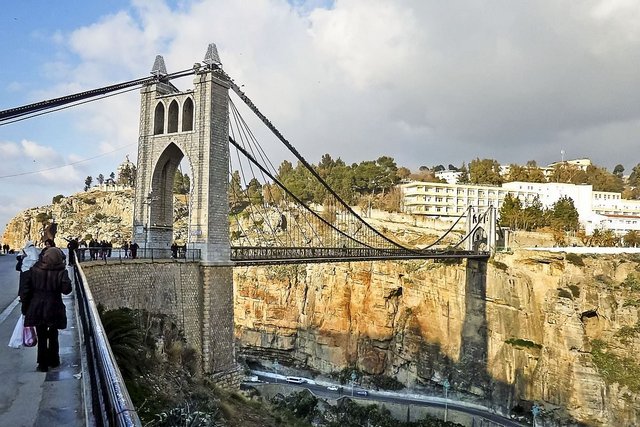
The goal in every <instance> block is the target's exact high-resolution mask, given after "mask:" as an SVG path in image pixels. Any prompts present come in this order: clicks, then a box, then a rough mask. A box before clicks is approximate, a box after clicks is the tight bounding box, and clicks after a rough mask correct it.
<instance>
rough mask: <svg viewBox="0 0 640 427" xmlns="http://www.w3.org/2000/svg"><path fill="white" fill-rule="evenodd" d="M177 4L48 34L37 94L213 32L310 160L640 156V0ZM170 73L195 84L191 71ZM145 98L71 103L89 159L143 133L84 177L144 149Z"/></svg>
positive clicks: (89, 84)
mask: <svg viewBox="0 0 640 427" xmlns="http://www.w3.org/2000/svg"><path fill="white" fill-rule="evenodd" d="M171 5H172V6H171V7H169V6H167V3H165V2H162V1H158V0H156V1H153V2H148V1H143V0H136V1H134V2H133V3H132V5H131V7H130V8H129V9H127V10H123V11H115V10H114V11H113V13H112V14H110V15H107V16H104V17H102V18H100V19H98V20H96V22H94V23H91V24H89V25H84V26H82V27H78V28H76V29H75V30H74V31H71V32H55V33H53V36H51V35H49V37H50V38H52V39H53V40H54V41H55V42H56V46H59V47H62V48H64V49H63V50H61V51H56V52H53V53H52V55H51V59H50V62H49V63H48V64H46V65H43V67H42V69H43V75H45V76H46V77H47V79H46V80H44V82H45V83H46V84H41V86H40V88H39V92H37V93H32V96H34V98H35V99H44V98H48V97H52V96H60V95H63V94H68V93H73V92H78V91H80V90H86V89H89V88H94V87H100V86H103V85H107V84H112V83H114V82H118V81H125V80H130V79H133V78H137V77H143V76H147V75H148V73H149V71H150V69H151V65H152V64H153V60H154V58H155V55H156V54H162V55H163V56H164V58H165V61H166V64H167V67H168V69H169V71H177V70H179V69H185V68H190V67H191V66H192V64H193V63H194V62H200V61H202V59H203V56H204V53H205V51H206V48H207V44H208V43H210V42H215V43H216V44H217V46H218V49H219V51H220V55H221V59H222V62H223V66H224V68H225V70H226V71H227V72H228V73H229V74H230V75H231V77H232V78H233V79H234V80H235V81H236V82H237V83H239V84H242V85H244V87H243V90H245V92H246V93H247V95H248V96H249V97H250V98H251V99H252V100H253V101H254V102H255V104H256V105H257V106H258V107H259V108H260V110H261V111H262V112H263V113H264V114H265V115H266V116H267V117H268V118H269V119H270V120H271V121H272V122H273V123H274V124H275V125H276V126H277V127H278V128H279V129H280V130H281V131H282V132H283V134H284V135H285V137H287V138H288V139H289V140H290V141H291V142H292V143H293V144H294V145H295V146H296V148H297V149H298V150H299V151H300V152H301V153H302V154H303V155H304V156H305V157H306V158H307V159H308V160H310V161H312V162H317V161H318V160H319V158H320V156H321V155H322V154H324V153H330V154H331V155H332V156H333V157H342V158H343V159H344V160H345V161H347V162H348V163H351V162H359V161H362V160H369V159H374V158H377V157H379V156H381V155H390V156H392V157H394V158H395V159H396V160H397V162H398V163H399V164H400V165H402V166H408V167H410V168H414V169H415V168H417V167H419V166H420V165H434V164H449V163H452V164H456V165H459V164H461V163H462V162H463V161H466V162H468V161H469V160H472V159H474V158H476V157H480V158H485V157H487V158H496V159H497V160H499V161H500V162H504V163H512V162H517V163H524V162H526V161H527V160H532V159H533V160H537V161H538V162H539V163H541V164H544V163H549V162H551V161H554V160H557V159H558V157H559V153H560V149H564V150H565V151H566V152H567V153H571V155H572V156H573V157H583V156H587V155H590V156H593V161H594V162H595V163H597V164H599V165H603V166H607V167H610V168H611V167H613V166H614V165H615V164H617V163H621V162H623V163H624V162H626V164H625V166H626V168H627V169H630V168H631V167H632V166H634V165H635V163H637V162H638V161H639V160H640V159H634V158H633V154H631V153H635V152H636V146H637V143H636V142H635V141H634V135H637V131H638V123H639V121H640V105H639V104H638V103H637V100H638V99H639V98H640V74H638V73H637V70H638V69H640V57H638V55H634V54H633V52H637V51H638V50H640V3H638V2H637V1H633V0H609V1H604V0H586V1H582V2H571V3H567V2H558V1H556V0H540V1H536V2H497V1H489V2H475V1H463V2H425V1H422V0H397V1H393V2H389V1H383V0H366V1H365V0H336V1H335V2H326V1H312V2H300V1H290V2H287V1H285V0H254V1H251V2H230V1H226V0H202V1H197V2H184V3H182V2H180V3H178V5H177V6H175V5H174V3H173V2H172V3H171ZM21 83H22V84H24V82H21ZM175 84H176V85H177V86H178V87H179V88H181V89H190V88H191V79H190V78H185V79H182V80H179V81H176V82H175ZM236 102H237V100H236ZM138 109H139V99H138V94H137V92H135V91H134V92H132V93H130V94H129V95H121V96H117V97H113V98H109V99H106V100H102V101H99V102H95V103H90V104H87V105H86V106H83V107H79V108H76V109H74V110H70V111H72V112H69V113H66V114H68V116H65V117H68V118H70V122H69V129H68V132H67V133H62V134H60V135H58V136H56V137H57V138H58V139H59V140H60V141H65V140H67V139H69V141H72V143H69V144H67V145H65V146H64V149H60V148H59V147H58V146H56V148H55V151H58V152H61V151H63V152H64V157H66V158H67V159H72V158H76V157H77V158H80V159H82V158H87V157H91V156H92V155H95V153H108V152H110V151H112V150H114V149H116V148H118V147H122V146H127V145H128V144H132V146H131V147H130V148H126V149H123V151H118V152H116V153H114V154H113V155H108V156H106V157H105V161H103V162H101V165H99V166H96V165H95V164H94V165H84V164H82V165H79V167H78V170H79V172H78V174H79V175H78V176H80V177H82V175H85V174H86V175H89V174H91V175H95V174H97V173H100V172H102V173H106V174H108V173H109V172H110V171H111V169H115V167H116V166H117V164H118V163H119V162H120V161H121V160H122V158H123V157H124V155H125V154H129V155H130V157H131V159H132V160H135V156H136V151H137V150H136V149H135V144H136V142H137V138H138V119H139V117H138V114H139V113H138ZM247 119H248V120H250V119H249V118H247ZM15 139H16V140H17V139H18V138H15ZM32 139H34V138H32ZM5 140H6V138H5ZM40 143H41V145H43V146H45V147H46V146H48V145H50V144H49V141H44V140H41V141H40ZM5 145H6V144H5ZM5 145H0V150H1V151H0V153H5V151H6V150H9V148H7V147H6V146H5ZM35 148H37V147H34V151H36V152H37V151H38V150H35ZM90 148H91V149H92V150H93V151H92V150H91V149H90ZM612 148H615V149H612ZM13 149H15V147H14V148H13ZM625 153H628V154H625ZM35 154H36V153H34V155H35ZM50 154H51V153H50ZM39 161H42V162H44V159H41V158H39ZM276 161H277V159H276ZM107 164H108V165H107ZM103 167H104V168H105V169H108V170H104V171H103V170H99V171H97V172H95V170H96V169H101V168H103ZM92 170H93V172H92ZM86 175H85V176H86ZM81 179H82V178H81Z"/></svg>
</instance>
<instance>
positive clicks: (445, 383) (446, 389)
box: [442, 378, 451, 423]
mask: <svg viewBox="0 0 640 427" xmlns="http://www.w3.org/2000/svg"><path fill="white" fill-rule="evenodd" d="M442 387H444V422H445V423H446V422H447V411H448V409H449V405H448V403H449V402H448V399H447V395H448V393H449V387H451V384H450V383H449V380H448V379H446V378H445V379H444V382H443V383H442Z"/></svg>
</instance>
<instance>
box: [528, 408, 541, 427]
mask: <svg viewBox="0 0 640 427" xmlns="http://www.w3.org/2000/svg"><path fill="white" fill-rule="evenodd" d="M540 412H542V409H541V408H540V407H539V406H538V404H537V403H534V404H533V407H532V408H531V413H532V414H533V427H536V417H537V416H538V415H540Z"/></svg>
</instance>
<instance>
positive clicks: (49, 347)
mask: <svg viewBox="0 0 640 427" xmlns="http://www.w3.org/2000/svg"><path fill="white" fill-rule="evenodd" d="M69 293H71V280H70V279H69V274H68V273H67V269H66V265H65V255H64V253H63V252H62V251H61V250H60V249H59V248H56V247H55V246H53V247H50V248H47V250H45V251H43V253H42V255H41V257H40V260H39V261H38V262H36V263H35V265H34V266H33V267H31V274H29V275H28V276H27V278H26V280H25V282H24V283H21V284H20V300H21V301H22V309H23V313H24V315H25V317H24V325H25V326H35V327H36V333H37V334H38V357H37V362H38V366H37V368H36V369H37V370H38V371H40V372H47V370H48V369H49V368H55V367H58V366H60V354H59V353H60V345H59V343H58V329H66V328H67V315H66V308H65V305H64V303H63V302H62V294H65V295H67V294H69Z"/></svg>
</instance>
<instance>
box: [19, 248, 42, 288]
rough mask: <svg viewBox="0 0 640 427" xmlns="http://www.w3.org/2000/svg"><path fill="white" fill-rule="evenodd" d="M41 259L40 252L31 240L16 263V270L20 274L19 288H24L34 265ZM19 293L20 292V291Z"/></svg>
mask: <svg viewBox="0 0 640 427" xmlns="http://www.w3.org/2000/svg"><path fill="white" fill-rule="evenodd" d="M39 258H40V251H39V250H38V248H36V247H35V245H34V244H33V242H32V241H31V240H28V241H27V243H25V245H24V248H22V250H21V251H20V254H19V255H18V256H17V257H16V259H17V260H18V262H17V263H16V270H18V271H19V272H20V281H19V282H18V283H19V287H20V288H21V287H22V284H23V283H24V281H25V280H26V278H27V275H28V274H30V271H29V270H30V269H31V267H33V265H34V264H35V263H36V262H38V259H39ZM18 293H20V290H19V289H18Z"/></svg>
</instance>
